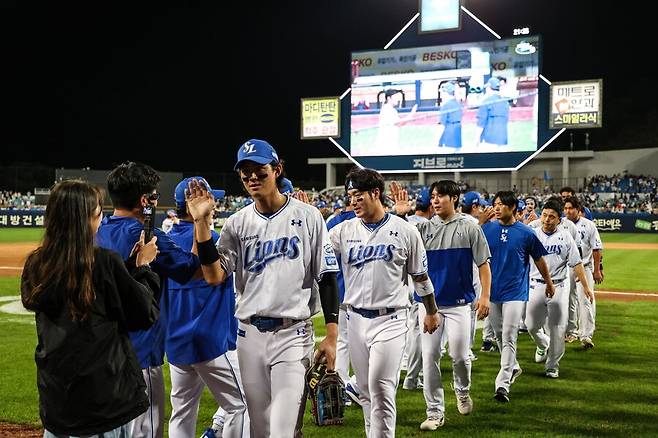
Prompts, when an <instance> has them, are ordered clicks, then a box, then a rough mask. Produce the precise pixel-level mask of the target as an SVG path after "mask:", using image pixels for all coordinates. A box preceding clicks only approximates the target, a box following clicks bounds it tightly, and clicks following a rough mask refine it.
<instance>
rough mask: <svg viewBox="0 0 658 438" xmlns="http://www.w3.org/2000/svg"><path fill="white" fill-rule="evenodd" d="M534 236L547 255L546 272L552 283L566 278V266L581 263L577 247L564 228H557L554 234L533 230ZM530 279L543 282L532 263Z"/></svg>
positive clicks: (539, 229)
mask: <svg viewBox="0 0 658 438" xmlns="http://www.w3.org/2000/svg"><path fill="white" fill-rule="evenodd" d="M533 231H534V232H535V235H536V236H537V238H538V239H539V241H540V242H541V244H542V245H544V248H546V252H548V255H545V256H544V260H546V264H547V265H548V272H549V274H550V276H551V279H552V280H553V281H560V280H565V279H566V278H567V272H568V271H567V265H568V266H569V267H570V268H573V267H574V266H576V265H578V264H579V263H581V260H580V254H579V253H578V246H577V245H576V242H575V241H574V240H573V237H571V234H570V233H569V232H568V231H567V230H566V228H564V227H560V226H558V227H557V228H556V229H555V232H553V233H551V234H546V233H545V232H544V230H542V229H541V227H539V228H533ZM530 278H532V279H534V280H541V281H544V277H542V275H541V273H540V272H539V269H537V265H535V262H534V261H533V262H532V264H531V270H530Z"/></svg>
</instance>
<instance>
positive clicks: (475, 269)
mask: <svg viewBox="0 0 658 438" xmlns="http://www.w3.org/2000/svg"><path fill="white" fill-rule="evenodd" d="M462 216H464V218H466V220H468V221H469V222H471V223H473V224H474V225H477V226H478V227H479V226H480V221H479V220H478V219H477V218H476V217H474V216H473V215H470V214H466V213H462ZM473 289H475V294H476V295H479V293H480V290H481V289H482V285H481V284H480V269H479V268H478V265H477V263H475V262H473Z"/></svg>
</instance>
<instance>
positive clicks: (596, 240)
mask: <svg viewBox="0 0 658 438" xmlns="http://www.w3.org/2000/svg"><path fill="white" fill-rule="evenodd" d="M575 225H576V228H577V229H578V234H579V236H580V248H581V254H582V255H581V257H582V259H583V264H584V265H585V267H588V268H591V267H592V261H593V256H592V251H594V250H601V249H603V244H602V243H601V236H600V235H599V230H597V229H596V225H595V224H594V222H592V221H591V220H589V219H587V218H584V217H581V218H580V219H579V220H578V222H576V223H575Z"/></svg>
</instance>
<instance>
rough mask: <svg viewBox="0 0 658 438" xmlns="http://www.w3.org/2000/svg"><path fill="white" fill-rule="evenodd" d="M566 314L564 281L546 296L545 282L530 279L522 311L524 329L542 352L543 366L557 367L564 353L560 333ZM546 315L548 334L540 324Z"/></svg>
mask: <svg viewBox="0 0 658 438" xmlns="http://www.w3.org/2000/svg"><path fill="white" fill-rule="evenodd" d="M568 315H569V285H568V284H567V282H566V281H564V282H562V283H560V284H556V285H555V295H553V298H548V297H547V296H546V284H544V283H540V282H536V281H532V280H531V281H530V301H528V308H527V313H526V324H527V326H528V333H530V336H531V337H532V339H533V340H534V341H535V344H537V346H538V347H539V348H541V349H542V350H546V349H548V352H547V353H546V354H547V356H546V363H545V365H544V366H545V368H546V369H547V370H548V369H555V370H557V369H559V368H560V359H562V356H563V355H564V334H565V332H566V329H567V318H568ZM547 317H548V334H546V333H544V332H543V330H542V327H543V326H544V322H545V321H546V318H547Z"/></svg>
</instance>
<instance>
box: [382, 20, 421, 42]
mask: <svg viewBox="0 0 658 438" xmlns="http://www.w3.org/2000/svg"><path fill="white" fill-rule="evenodd" d="M418 17H420V12H416V15H414V17H413V18H412V19H411V20H409V22H408V23H407V24H406V25H405V26H404V27H403V28H402V29H401V30H400V32H398V34H397V35H395V36H394V37H393V39H392V40H391V41H389V42H388V44H386V45H385V46H384V50H387V49H388V48H389V47H390V46H391V44H393V43H394V42H395V40H397V39H398V37H399V36H400V35H402V32H404V31H405V30H407V28H408V27H409V26H411V23H413V22H414V21H416V19H417V18H418Z"/></svg>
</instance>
